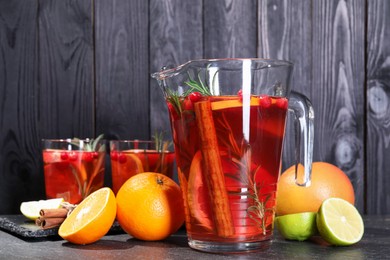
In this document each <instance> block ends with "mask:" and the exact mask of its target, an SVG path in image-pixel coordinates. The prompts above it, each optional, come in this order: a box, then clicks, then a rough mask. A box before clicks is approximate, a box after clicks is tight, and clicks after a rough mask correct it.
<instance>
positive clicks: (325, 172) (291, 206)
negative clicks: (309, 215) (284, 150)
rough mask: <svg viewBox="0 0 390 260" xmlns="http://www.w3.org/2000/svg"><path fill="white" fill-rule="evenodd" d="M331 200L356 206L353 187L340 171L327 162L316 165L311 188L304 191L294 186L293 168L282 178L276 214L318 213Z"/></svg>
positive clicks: (301, 169) (299, 168)
mask: <svg viewBox="0 0 390 260" xmlns="http://www.w3.org/2000/svg"><path fill="white" fill-rule="evenodd" d="M303 171H304V167H303V166H302V165H299V167H298V172H299V174H303ZM330 197H337V198H342V199H344V200H347V201H349V202H350V203H351V204H354V202H355V193H354V190H353V186H352V183H351V181H350V179H349V178H348V176H347V175H346V174H345V173H344V172H343V171H342V170H341V169H340V168H338V167H337V166H335V165H332V164H329V163H326V162H314V163H313V166H312V175H311V185H310V186H308V187H302V186H298V185H297V184H295V165H294V166H292V167H290V168H288V169H287V170H286V171H285V172H284V173H283V174H282V175H281V176H280V178H279V182H278V192H277V196H276V214H277V215H280V216H281V215H286V214H293V213H300V212H317V211H318V209H319V208H320V206H321V203H322V202H323V201H324V200H325V199H327V198H330Z"/></svg>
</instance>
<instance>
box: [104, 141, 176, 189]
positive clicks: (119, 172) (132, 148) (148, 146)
mask: <svg viewBox="0 0 390 260" xmlns="http://www.w3.org/2000/svg"><path fill="white" fill-rule="evenodd" d="M110 147H111V148H110V149H111V152H110V157H111V176H112V188H113V191H114V193H115V194H116V193H117V192H118V191H119V189H120V187H122V185H123V183H125V181H127V180H128V179H129V178H130V177H132V176H134V175H136V174H138V173H141V172H158V173H162V174H164V175H166V176H168V177H170V178H172V177H173V167H174V161H175V153H174V152H173V151H169V150H164V152H162V150H158V149H156V145H155V142H152V141H138V140H136V141H126V140H120V141H110Z"/></svg>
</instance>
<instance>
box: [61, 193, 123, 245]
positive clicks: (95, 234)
mask: <svg viewBox="0 0 390 260" xmlns="http://www.w3.org/2000/svg"><path fill="white" fill-rule="evenodd" d="M115 216H116V199H115V195H114V193H113V192H112V190H111V189H110V188H107V187H105V188H101V189H99V190H97V191H95V192H93V193H91V194H90V195H89V196H88V197H87V198H85V199H84V200H83V201H82V202H81V203H80V204H79V205H78V206H77V207H76V208H75V209H74V210H73V211H72V213H71V214H70V215H69V216H68V217H67V218H66V219H65V221H64V222H63V223H62V224H61V226H60V228H59V230H58V234H59V235H60V236H61V237H62V238H63V239H65V240H68V241H69V242H71V243H74V244H90V243H93V242H96V241H97V240H99V239H100V238H102V237H103V236H104V235H105V234H106V233H107V232H108V231H109V230H110V228H111V226H112V224H113V223H114V220H115Z"/></svg>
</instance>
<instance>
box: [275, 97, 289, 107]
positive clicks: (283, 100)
mask: <svg viewBox="0 0 390 260" xmlns="http://www.w3.org/2000/svg"><path fill="white" fill-rule="evenodd" d="M276 105H277V106H278V107H279V108H281V109H287V107H288V101H287V98H278V99H277V100H276Z"/></svg>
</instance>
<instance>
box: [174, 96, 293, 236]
mask: <svg viewBox="0 0 390 260" xmlns="http://www.w3.org/2000/svg"><path fill="white" fill-rule="evenodd" d="M186 102H187V101H186V100H185V99H183V100H182V104H186ZM287 102H288V101H287V99H286V98H275V97H270V96H260V97H259V96H252V97H251V98H250V104H249V106H248V116H247V118H244V117H245V113H243V101H242V98H240V97H239V96H237V97H223V96H219V97H208V98H200V100H199V101H196V102H193V103H192V106H188V107H187V108H186V107H183V110H182V113H181V115H179V114H177V111H176V110H175V109H170V119H171V124H172V126H173V136H175V138H176V139H175V140H176V142H175V150H176V155H177V163H178V169H179V170H178V172H179V180H180V182H181V184H182V185H181V186H182V189H183V192H184V198H185V203H186V214H187V216H186V217H187V232H188V236H189V237H190V238H191V239H193V240H206V239H207V240H211V241H216V242H218V241H220V242H224V241H232V239H234V240H236V241H259V240H264V239H268V238H269V236H270V235H271V234H272V222H273V217H274V211H275V192H276V186H277V181H278V176H279V172H280V159H281V151H282V149H281V148H282V144H283V136H284V130H285V118H286V111H287V105H288V104H287ZM168 106H170V103H169V102H168ZM246 119H247V120H249V121H248V123H249V124H248V126H249V128H248V129H243V123H242V122H243V120H246ZM243 133H244V134H243ZM245 133H246V134H247V136H245ZM213 139H215V140H213ZM205 143H206V145H205ZM207 143H211V144H213V143H216V144H217V145H216V147H214V148H210V147H207ZM205 156H207V157H208V158H209V159H208V160H207V159H205V158H204V157H205Z"/></svg>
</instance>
